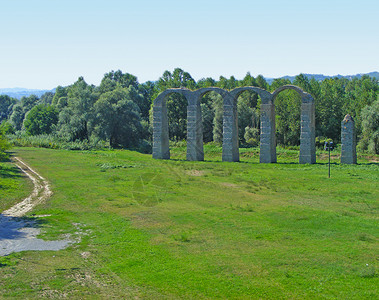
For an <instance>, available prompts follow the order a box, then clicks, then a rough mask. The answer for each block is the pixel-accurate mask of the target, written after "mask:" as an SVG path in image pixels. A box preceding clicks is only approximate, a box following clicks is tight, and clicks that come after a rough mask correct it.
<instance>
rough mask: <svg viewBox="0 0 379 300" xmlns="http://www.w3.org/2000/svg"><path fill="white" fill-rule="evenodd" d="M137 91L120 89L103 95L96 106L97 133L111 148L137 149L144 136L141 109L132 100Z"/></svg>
mask: <svg viewBox="0 0 379 300" xmlns="http://www.w3.org/2000/svg"><path fill="white" fill-rule="evenodd" d="M132 89H133V90H135V89H134V87H133V86H130V88H129V90H128V89H125V88H122V87H119V88H117V89H115V90H113V91H110V92H106V93H104V94H102V95H101V96H100V98H99V100H97V101H96V103H95V105H94V111H95V124H96V125H95V133H96V134H97V135H98V136H99V137H100V138H102V139H105V140H107V141H109V144H110V146H111V147H127V148H129V147H135V146H137V145H138V143H139V141H140V140H141V139H142V138H143V136H142V125H141V116H140V111H139V107H138V105H137V104H135V103H134V102H133V100H132V99H131V97H132V95H131V94H132V92H131V90H132Z"/></svg>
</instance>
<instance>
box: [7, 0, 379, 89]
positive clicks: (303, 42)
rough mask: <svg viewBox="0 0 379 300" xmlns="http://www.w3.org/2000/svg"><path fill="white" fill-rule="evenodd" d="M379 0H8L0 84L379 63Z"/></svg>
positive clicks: (360, 68)
mask: <svg viewBox="0 0 379 300" xmlns="http://www.w3.org/2000/svg"><path fill="white" fill-rule="evenodd" d="M378 19H379V1H378V0H360V1H351V0H344V1H342V0H329V1H326V0H318V1H305V0H303V1H298V0H292V1H291V0H288V1H279V0H268V1H264V0H261V1H255V0H250V1H247V0H233V1H224V0H218V1H216V0H203V1H200V0H192V1H180V0H176V1H174V0H160V1H159V0H138V1H129V0H101V1H100V0H91V1H87V0H75V1H72V0H0V41H1V42H0V88H12V87H25V88H40V89H51V88H54V87H56V86H57V85H63V86H64V85H69V84H72V83H73V82H75V81H76V80H77V78H78V77H79V76H83V77H84V78H85V80H86V81H87V82H88V83H91V84H96V85H97V84H99V83H100V81H101V79H102V77H103V75H104V73H106V72H109V71H111V70H118V69H120V70H122V71H123V72H128V73H132V74H134V75H136V76H137V77H138V79H139V81H140V82H145V81H147V80H157V79H158V78H159V77H160V76H161V75H162V74H163V72H164V71H165V70H170V71H172V70H173V69H174V68H176V67H180V68H182V69H184V70H185V71H187V72H189V73H190V74H191V75H192V76H193V77H194V78H195V79H196V80H198V79H200V78H202V77H213V78H215V79H218V77H219V76H220V75H223V76H226V77H229V76H231V75H234V76H235V77H236V78H243V77H244V76H245V74H246V73H247V72H250V73H251V74H252V75H253V76H257V75H259V74H262V75H264V76H266V77H280V76H284V75H297V74H299V73H301V72H302V73H323V74H326V75H336V74H344V75H348V74H355V73H366V72H372V71H379V30H378V29H379V22H378Z"/></svg>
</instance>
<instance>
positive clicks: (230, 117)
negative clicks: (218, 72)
mask: <svg viewBox="0 0 379 300" xmlns="http://www.w3.org/2000/svg"><path fill="white" fill-rule="evenodd" d="M209 92H215V93H218V94H219V95H220V96H221V97H222V101H223V126H222V127H223V128H222V132H223V138H222V161H231V162H233V161H239V150H238V120H237V107H236V103H235V101H233V97H232V95H231V93H230V92H229V91H227V90H224V89H221V88H217V87H209V88H202V89H199V90H196V91H194V92H193V93H194V94H195V95H197V97H198V98H197V99H198V100H197V101H198V102H199V103H200V100H201V98H202V97H203V96H204V95H205V94H206V93H209ZM236 132H237V135H236V134H235V133H236Z"/></svg>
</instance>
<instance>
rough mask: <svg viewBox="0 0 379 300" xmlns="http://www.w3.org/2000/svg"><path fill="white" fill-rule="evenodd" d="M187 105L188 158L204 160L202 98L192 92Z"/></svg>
mask: <svg viewBox="0 0 379 300" xmlns="http://www.w3.org/2000/svg"><path fill="white" fill-rule="evenodd" d="M187 97H189V99H188V103H189V104H188V106H187V160H191V161H198V160H200V161H202V160H204V147H203V120H202V116H201V106H200V98H198V96H197V95H196V94H191V95H190V96H187Z"/></svg>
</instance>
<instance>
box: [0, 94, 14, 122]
mask: <svg viewBox="0 0 379 300" xmlns="http://www.w3.org/2000/svg"><path fill="white" fill-rule="evenodd" d="M16 103H17V100H16V99H13V98H11V97H9V96H8V95H0V123H1V122H2V121H3V120H6V119H8V117H9V116H10V115H11V114H12V108H13V105H15V104H16Z"/></svg>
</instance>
